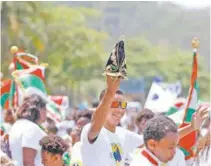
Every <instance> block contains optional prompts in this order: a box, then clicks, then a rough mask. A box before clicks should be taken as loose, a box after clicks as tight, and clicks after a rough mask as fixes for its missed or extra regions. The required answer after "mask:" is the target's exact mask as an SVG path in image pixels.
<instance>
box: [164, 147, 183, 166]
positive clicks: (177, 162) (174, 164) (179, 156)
mask: <svg viewBox="0 0 211 166" xmlns="http://www.w3.org/2000/svg"><path fill="white" fill-rule="evenodd" d="M167 165H168V166H186V162H185V155H184V153H183V152H182V151H181V150H180V149H179V148H177V149H176V153H175V155H174V158H173V159H172V160H171V161H169V162H168V164H167Z"/></svg>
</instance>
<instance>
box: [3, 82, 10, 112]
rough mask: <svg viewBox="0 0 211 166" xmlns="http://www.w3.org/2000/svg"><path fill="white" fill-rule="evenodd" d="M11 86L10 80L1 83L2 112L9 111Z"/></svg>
mask: <svg viewBox="0 0 211 166" xmlns="http://www.w3.org/2000/svg"><path fill="white" fill-rule="evenodd" d="M11 85H12V80H11V79H8V80H4V81H2V83H1V108H2V109H4V110H7V109H9V99H10V88H11Z"/></svg>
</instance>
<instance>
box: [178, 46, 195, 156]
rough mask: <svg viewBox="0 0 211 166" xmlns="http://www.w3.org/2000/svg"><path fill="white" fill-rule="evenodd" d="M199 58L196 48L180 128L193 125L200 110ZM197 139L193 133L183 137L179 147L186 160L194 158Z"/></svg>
mask: <svg viewBox="0 0 211 166" xmlns="http://www.w3.org/2000/svg"><path fill="white" fill-rule="evenodd" d="M197 56H198V53H197V49H196V48H194V50H193V64H192V75H191V82H190V89H189V95H188V97H187V101H186V105H185V112H184V117H183V121H182V124H181V125H180V128H182V127H185V126H187V125H189V124H190V123H191V121H192V117H193V114H194V113H196V110H197V108H198V95H199V86H198V83H197V75H198V61H197ZM196 139H197V132H196V131H193V132H191V133H190V134H188V135H186V136H185V137H183V138H182V139H180V141H179V146H180V148H181V150H182V151H183V152H184V154H185V159H186V160H188V159H190V158H192V157H194V151H195V144H196Z"/></svg>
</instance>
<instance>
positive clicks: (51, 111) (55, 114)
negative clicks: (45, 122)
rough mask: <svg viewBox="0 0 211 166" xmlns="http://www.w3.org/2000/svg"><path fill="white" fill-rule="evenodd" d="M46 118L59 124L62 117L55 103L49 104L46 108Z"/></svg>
mask: <svg viewBox="0 0 211 166" xmlns="http://www.w3.org/2000/svg"><path fill="white" fill-rule="evenodd" d="M46 108H47V117H49V118H51V119H52V120H53V121H54V122H55V123H60V122H61V121H62V115H61V111H60V109H59V107H58V106H57V104H56V103H54V102H53V101H52V102H49V103H48V104H47V106H46Z"/></svg>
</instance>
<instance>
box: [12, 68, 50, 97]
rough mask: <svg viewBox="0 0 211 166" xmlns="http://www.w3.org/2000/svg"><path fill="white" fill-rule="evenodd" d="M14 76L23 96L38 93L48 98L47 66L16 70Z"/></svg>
mask: <svg viewBox="0 0 211 166" xmlns="http://www.w3.org/2000/svg"><path fill="white" fill-rule="evenodd" d="M12 76H13V78H14V80H15V82H16V84H17V85H18V87H19V88H20V90H21V92H22V93H23V94H25V93H37V94H39V95H40V96H42V97H44V98H47V89H46V86H45V66H39V65H34V66H32V67H31V68H29V69H24V70H16V71H14V72H13V73H12Z"/></svg>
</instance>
